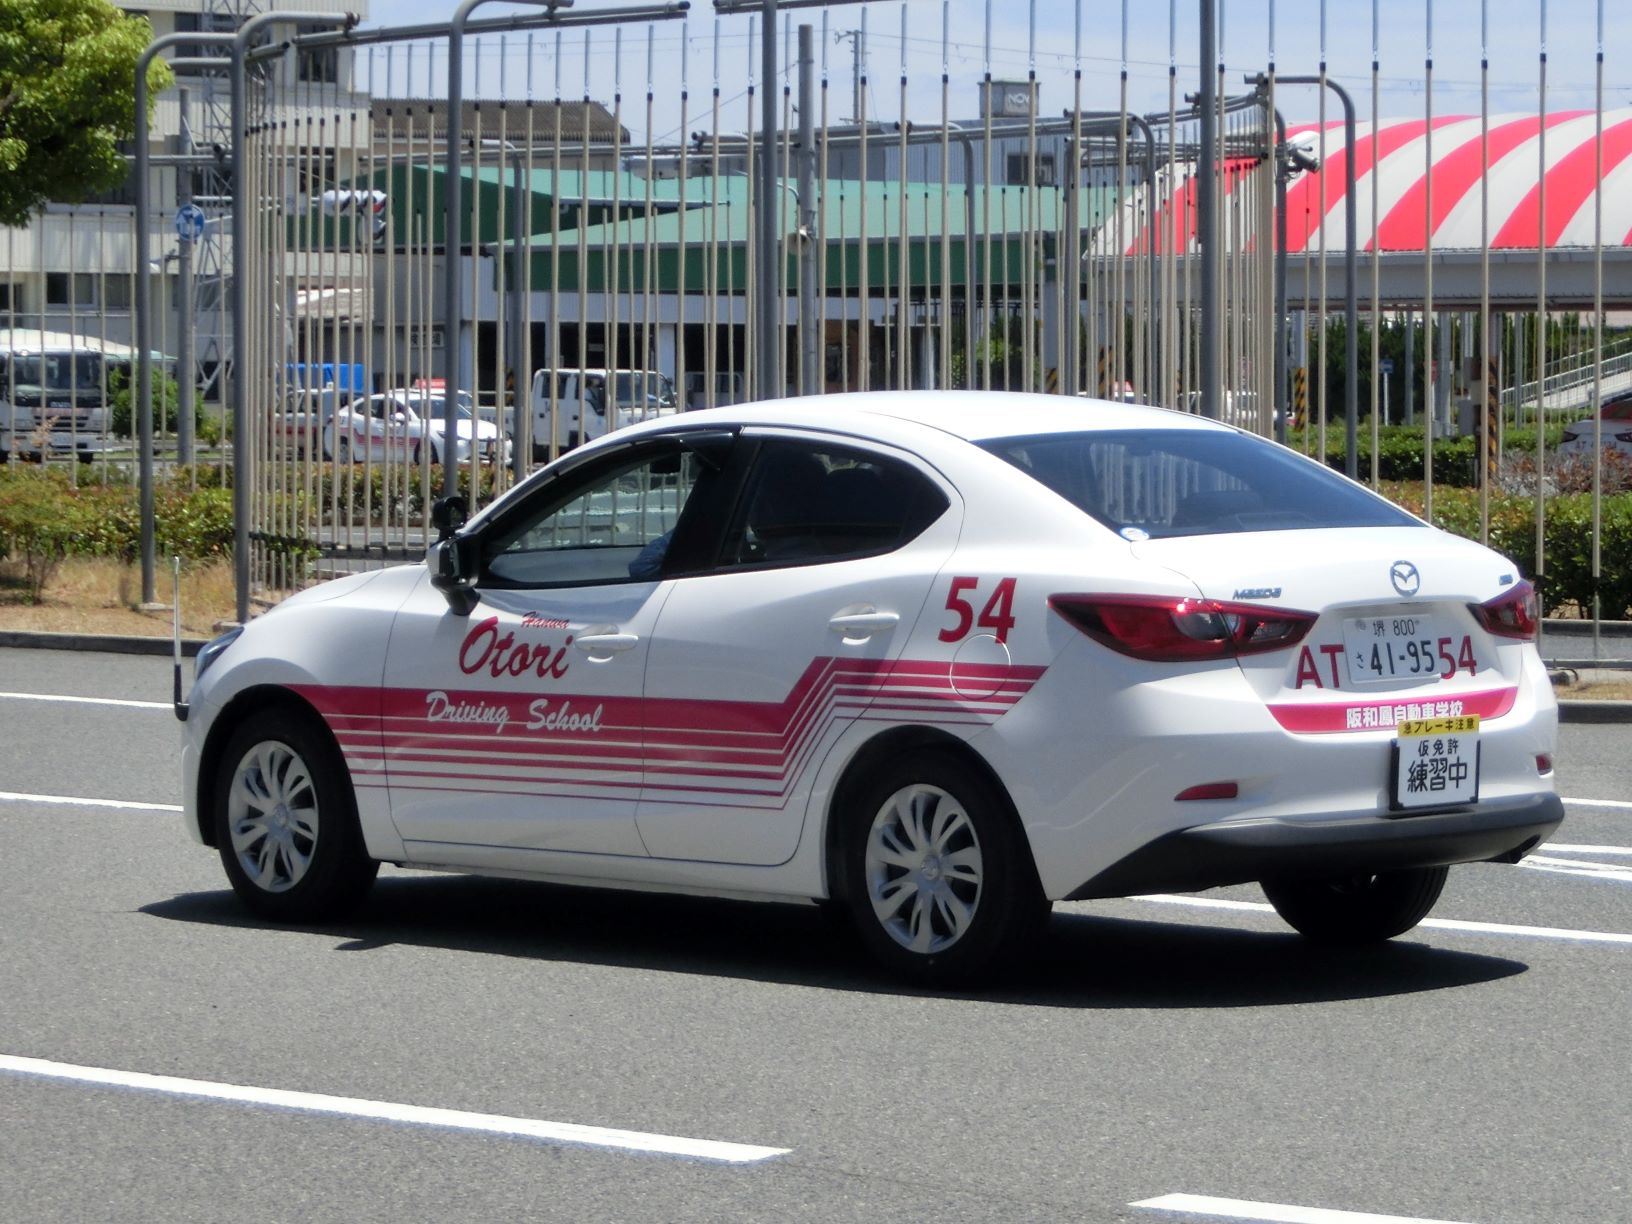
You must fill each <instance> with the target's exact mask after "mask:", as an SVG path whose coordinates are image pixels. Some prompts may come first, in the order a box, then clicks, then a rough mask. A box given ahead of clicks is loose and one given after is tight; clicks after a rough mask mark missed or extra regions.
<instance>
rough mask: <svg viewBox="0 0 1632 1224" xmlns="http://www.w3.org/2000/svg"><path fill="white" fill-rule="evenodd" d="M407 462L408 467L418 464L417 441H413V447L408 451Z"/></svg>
mask: <svg viewBox="0 0 1632 1224" xmlns="http://www.w3.org/2000/svg"><path fill="white" fill-rule="evenodd" d="M408 464H409V466H410V467H418V466H419V443H418V442H415V443H414V445H413V447H412V448H411V449H410V450H409V451H408Z"/></svg>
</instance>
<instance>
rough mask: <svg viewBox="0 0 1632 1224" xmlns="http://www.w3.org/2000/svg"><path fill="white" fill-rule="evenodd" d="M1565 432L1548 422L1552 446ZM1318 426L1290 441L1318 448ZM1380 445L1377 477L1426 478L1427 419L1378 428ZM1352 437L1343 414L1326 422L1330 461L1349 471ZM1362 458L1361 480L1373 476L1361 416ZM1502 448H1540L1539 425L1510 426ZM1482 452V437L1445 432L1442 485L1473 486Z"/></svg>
mask: <svg viewBox="0 0 1632 1224" xmlns="http://www.w3.org/2000/svg"><path fill="white" fill-rule="evenodd" d="M1563 437H1564V427H1563V426H1562V425H1550V426H1548V428H1547V446H1548V447H1549V449H1551V448H1554V447H1557V445H1558V444H1559V442H1560V441H1561V440H1562V439H1563ZM1317 438H1318V436H1317V434H1316V433H1315V431H1314V430H1295V431H1293V432H1292V433H1291V434H1289V435H1288V436H1287V440H1286V444H1287V445H1288V446H1290V447H1291V448H1292V449H1293V450H1295V451H1300V452H1302V453H1304V454H1314V444H1315V442H1316V441H1317ZM1377 440H1378V447H1377V478H1378V479H1379V480H1396V481H1410V480H1421V479H1422V440H1423V430H1422V426H1421V425H1387V426H1384V427H1383V428H1382V429H1380V430H1378V439H1377ZM1347 441H1348V440H1347V439H1346V438H1345V437H1344V433H1343V419H1342V418H1341V417H1339V418H1337V419H1336V420H1331V421H1328V422H1327V423H1326V453H1325V456H1324V458H1325V461H1326V466H1327V467H1329V468H1332V469H1333V470H1334V471H1338V472H1342V471H1345V470H1346V469H1345V466H1344V465H1345V463H1346V460H1347V455H1348V444H1347ZM1356 442H1357V443H1358V445H1357V446H1356V447H1355V457H1356V463H1357V467H1358V470H1359V474H1360V479H1361V480H1366V481H1369V480H1370V479H1371V423H1370V422H1369V421H1361V422H1360V432H1359V436H1358V437H1357V438H1356ZM1502 449H1503V451H1504V452H1505V453H1508V454H1511V453H1513V452H1515V451H1517V452H1520V453H1523V454H1534V453H1535V449H1536V431H1535V430H1534V429H1509V430H1506V431H1504V432H1503V434H1502ZM1479 453H1480V443H1479V439H1478V438H1476V437H1474V436H1472V435H1471V434H1470V435H1466V436H1464V437H1459V438H1439V439H1436V440H1435V442H1434V483H1435V484H1436V485H1455V486H1457V487H1460V488H1471V487H1473V484H1474V476H1475V473H1476V471H1477V469H1476V467H1475V462H1476V459H1477V457H1478V455H1479Z"/></svg>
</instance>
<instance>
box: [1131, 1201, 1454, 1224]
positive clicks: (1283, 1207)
mask: <svg viewBox="0 0 1632 1224" xmlns="http://www.w3.org/2000/svg"><path fill="white" fill-rule="evenodd" d="M1128 1206H1129V1207H1145V1208H1148V1209H1149V1210H1152V1211H1182V1212H1185V1213H1187V1214H1189V1215H1206V1216H1225V1217H1227V1218H1229V1219H1232V1220H1274V1221H1276V1222H1277V1224H1456V1222H1455V1221H1452V1220H1425V1219H1422V1218H1420V1217H1418V1216H1395V1215H1375V1214H1373V1213H1372V1212H1369V1211H1334V1210H1332V1209H1331V1208H1329V1207H1294V1206H1292V1205H1290V1204H1287V1203H1255V1202H1252V1201H1251V1200H1249V1199H1228V1198H1213V1197H1212V1196H1211V1195H1206V1194H1164V1195H1161V1196H1160V1197H1158V1198H1152V1199H1143V1200H1141V1201H1140V1202H1137V1203H1129V1204H1128Z"/></svg>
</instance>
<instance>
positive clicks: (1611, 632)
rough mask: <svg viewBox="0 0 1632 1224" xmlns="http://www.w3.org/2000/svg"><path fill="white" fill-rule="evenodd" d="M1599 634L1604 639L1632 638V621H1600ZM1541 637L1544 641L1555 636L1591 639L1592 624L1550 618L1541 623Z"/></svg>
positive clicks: (1582, 621)
mask: <svg viewBox="0 0 1632 1224" xmlns="http://www.w3.org/2000/svg"><path fill="white" fill-rule="evenodd" d="M1598 632H1599V634H1600V635H1601V636H1603V637H1614V638H1624V637H1632V621H1624V620H1606V621H1599V622H1598ZM1541 636H1542V638H1543V640H1545V639H1546V638H1548V637H1553V636H1557V637H1591V636H1592V622H1591V621H1590V620H1563V619H1560V618H1557V617H1548V618H1547V619H1545V620H1543V621H1542V622H1541Z"/></svg>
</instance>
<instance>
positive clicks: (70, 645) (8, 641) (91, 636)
mask: <svg viewBox="0 0 1632 1224" xmlns="http://www.w3.org/2000/svg"><path fill="white" fill-rule="evenodd" d="M203 645H204V639H202V638H182V639H181V653H182V654H183V655H185V656H186V657H188V658H192V657H193V656H194V655H196V654H197V653H198V651H199V647H201V646H203ZM0 646H9V647H11V648H13V649H15V650H78V651H88V652H94V653H99V654H128V655H152V656H162V657H164V658H169V657H170V655H171V654H172V653H173V652H174V650H175V642H174V640H173V639H171V638H167V637H137V636H132V635H129V634H116V633H46V632H43V631H29V630H22V629H7V630H0Z"/></svg>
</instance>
